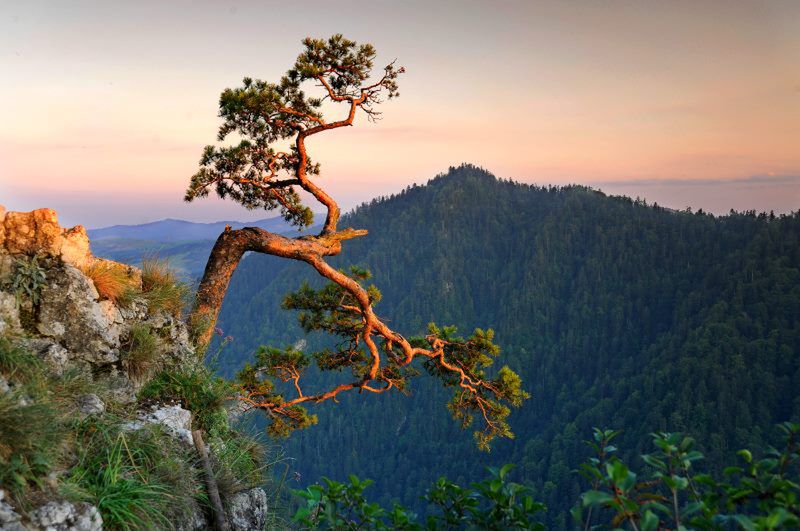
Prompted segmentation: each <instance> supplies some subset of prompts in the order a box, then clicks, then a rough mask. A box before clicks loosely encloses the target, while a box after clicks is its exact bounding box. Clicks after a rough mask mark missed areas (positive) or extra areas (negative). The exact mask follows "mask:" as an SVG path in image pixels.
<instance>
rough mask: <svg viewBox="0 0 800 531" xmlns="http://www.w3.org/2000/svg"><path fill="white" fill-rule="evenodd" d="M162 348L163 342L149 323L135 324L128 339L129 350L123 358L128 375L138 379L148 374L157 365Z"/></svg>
mask: <svg viewBox="0 0 800 531" xmlns="http://www.w3.org/2000/svg"><path fill="white" fill-rule="evenodd" d="M160 349H161V342H160V340H159V339H158V336H156V335H155V334H154V333H153V331H152V330H151V329H150V327H149V326H148V325H146V324H137V325H134V326H133V327H132V328H131V334H130V340H129V341H128V352H127V353H126V355H125V357H124V358H123V363H124V365H125V368H126V369H127V372H128V375H129V376H131V377H132V378H136V379H142V378H144V377H145V376H147V375H148V374H149V373H150V371H151V369H153V367H154V366H155V363H156V359H157V358H158V354H159V351H160Z"/></svg>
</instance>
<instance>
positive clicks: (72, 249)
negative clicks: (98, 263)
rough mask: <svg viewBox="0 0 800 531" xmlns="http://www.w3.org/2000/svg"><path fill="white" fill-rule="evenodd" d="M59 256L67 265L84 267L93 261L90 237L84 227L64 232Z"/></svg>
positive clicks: (78, 226)
mask: <svg viewBox="0 0 800 531" xmlns="http://www.w3.org/2000/svg"><path fill="white" fill-rule="evenodd" d="M58 256H59V257H60V258H61V260H63V261H64V262H65V263H67V264H71V265H74V266H75V267H83V266H85V265H87V264H88V263H89V262H91V261H92V252H91V250H90V249H89V235H88V234H86V229H84V228H83V226H82V225H77V226H75V227H72V228H71V229H66V230H64V232H63V234H62V236H61V247H60V249H59V253H58Z"/></svg>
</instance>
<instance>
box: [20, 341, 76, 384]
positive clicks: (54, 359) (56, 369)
mask: <svg viewBox="0 0 800 531" xmlns="http://www.w3.org/2000/svg"><path fill="white" fill-rule="evenodd" d="M18 344H19V346H21V347H22V348H24V349H25V350H27V351H29V352H31V353H33V354H35V355H36V356H37V357H38V358H39V359H40V360H42V362H44V366H45V368H46V369H47V372H48V373H49V374H50V376H61V375H62V374H63V372H64V369H66V368H67V367H69V366H73V365H75V363H74V362H73V360H72V356H70V353H69V352H67V349H65V348H64V347H62V346H61V345H60V344H58V343H56V342H55V341H52V340H50V339H44V338H40V337H31V338H21V339H19V340H18Z"/></svg>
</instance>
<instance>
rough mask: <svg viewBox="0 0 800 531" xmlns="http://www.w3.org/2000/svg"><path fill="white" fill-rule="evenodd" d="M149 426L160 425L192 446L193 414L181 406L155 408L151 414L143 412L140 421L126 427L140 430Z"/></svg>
mask: <svg viewBox="0 0 800 531" xmlns="http://www.w3.org/2000/svg"><path fill="white" fill-rule="evenodd" d="M147 424H160V425H162V426H164V428H166V430H167V432H169V433H171V434H172V435H173V436H175V437H177V438H178V439H180V440H181V441H182V442H183V443H185V444H187V445H192V444H193V441H192V412H191V411H188V410H186V409H183V408H182V407H181V406H177V405H175V406H162V407H155V406H154V407H153V409H152V410H150V411H149V412H143V413H142V414H141V415H140V417H139V420H137V421H134V422H129V423H128V424H127V425H125V426H124V427H125V428H126V429H129V430H139V429H142V428H144V427H145V425H147Z"/></svg>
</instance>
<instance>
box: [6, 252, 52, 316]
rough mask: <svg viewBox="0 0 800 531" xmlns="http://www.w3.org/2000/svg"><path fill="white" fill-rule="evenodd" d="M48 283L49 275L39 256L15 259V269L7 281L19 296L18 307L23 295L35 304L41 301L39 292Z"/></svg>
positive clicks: (9, 286) (17, 296)
mask: <svg viewBox="0 0 800 531" xmlns="http://www.w3.org/2000/svg"><path fill="white" fill-rule="evenodd" d="M46 283H47V275H45V272H44V269H42V267H41V266H40V265H39V258H38V256H32V257H26V256H23V257H20V258H17V259H16V260H15V261H14V271H13V272H12V273H11V277H10V278H9V279H8V281H7V282H6V284H7V286H8V288H9V289H10V290H11V291H13V292H14V295H15V296H16V298H17V307H19V306H20V304H21V303H22V297H27V298H28V299H29V300H30V301H31V302H32V303H33V305H34V306H35V305H36V304H38V303H39V293H40V292H41V290H42V287H44V285H45V284H46Z"/></svg>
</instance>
